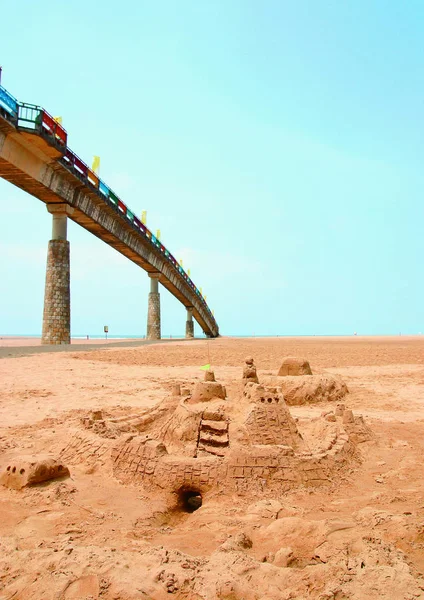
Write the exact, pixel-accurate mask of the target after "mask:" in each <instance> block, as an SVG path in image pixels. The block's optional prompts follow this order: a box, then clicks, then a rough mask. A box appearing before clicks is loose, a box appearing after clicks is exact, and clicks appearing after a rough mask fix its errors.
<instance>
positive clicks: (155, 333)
mask: <svg viewBox="0 0 424 600" xmlns="http://www.w3.org/2000/svg"><path fill="white" fill-rule="evenodd" d="M149 277H150V294H149V305H148V309H147V336H146V337H147V339H148V340H160V339H161V335H160V294H159V277H160V273H149Z"/></svg>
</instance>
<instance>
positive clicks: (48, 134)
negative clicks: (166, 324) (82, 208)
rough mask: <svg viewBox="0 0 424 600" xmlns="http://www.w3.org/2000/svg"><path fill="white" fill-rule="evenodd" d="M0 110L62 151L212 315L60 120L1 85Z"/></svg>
mask: <svg viewBox="0 0 424 600" xmlns="http://www.w3.org/2000/svg"><path fill="white" fill-rule="evenodd" d="M0 114H1V115H2V116H4V117H5V118H6V119H7V120H9V121H11V122H12V123H13V124H14V125H15V126H16V127H17V128H18V129H20V130H23V131H27V132H31V133H36V134H39V135H41V136H42V137H43V138H44V139H46V141H47V142H48V143H49V144H52V145H54V146H55V147H56V148H58V149H59V150H60V151H61V152H63V156H62V157H61V158H60V159H59V162H61V164H62V165H63V166H65V167H66V168H67V169H68V170H70V171H71V172H72V173H73V174H74V175H76V176H77V177H78V178H79V179H80V180H81V181H82V182H84V183H85V184H86V185H88V186H89V187H91V188H92V189H94V190H95V191H96V193H97V194H98V195H99V196H100V197H101V198H102V199H103V200H104V201H105V202H106V203H107V204H109V205H110V206H111V207H112V208H113V209H114V210H115V211H116V212H117V213H118V214H120V215H121V217H123V218H124V219H126V221H128V222H129V223H131V225H132V226H133V228H134V229H135V230H136V231H138V232H139V233H140V234H141V235H143V236H144V237H145V238H146V239H147V240H148V241H149V242H150V244H152V245H153V246H154V247H155V248H156V250H158V251H159V252H160V253H161V254H163V255H164V256H165V258H166V259H167V260H168V262H169V263H170V264H171V265H172V266H173V267H174V269H175V270H176V271H177V272H178V274H179V275H180V277H182V278H183V279H184V280H185V281H186V282H187V284H188V285H189V287H190V288H191V289H192V290H193V292H194V293H195V294H196V296H197V297H198V298H199V300H200V301H201V302H202V304H203V305H204V308H205V309H206V310H207V311H208V313H209V314H210V315H211V316H212V318H213V319H214V317H213V314H212V311H211V310H210V308H209V306H208V305H207V303H206V301H205V299H204V297H203V295H202V294H201V292H200V290H199V289H198V288H197V287H196V286H195V285H194V283H193V281H192V280H191V279H190V277H189V276H188V275H187V273H186V272H185V271H184V269H183V267H182V266H181V265H180V264H178V262H177V260H176V259H175V257H174V256H173V255H172V254H171V253H170V252H169V250H167V249H166V247H165V246H164V245H163V244H162V243H161V242H160V240H158V239H157V237H156V236H154V235H153V233H152V232H151V231H150V229H148V228H147V227H146V226H145V225H144V223H142V222H141V221H140V220H139V219H138V218H137V217H136V216H135V215H134V213H133V212H132V211H131V210H130V209H129V208H128V207H127V206H126V204H124V202H122V200H121V199H120V198H119V196H117V195H116V194H115V193H114V192H113V190H112V189H111V188H110V187H109V186H107V185H106V184H105V182H104V181H102V180H101V179H100V178H99V177H98V176H97V175H96V173H95V172H94V171H93V170H92V169H90V168H89V166H88V165H87V164H86V163H85V162H84V161H83V160H81V159H80V158H79V157H78V156H77V155H76V154H75V153H74V152H72V151H71V150H70V149H69V148H68V146H67V140H68V134H67V132H66V130H65V129H64V128H63V127H62V126H61V125H60V123H58V122H57V121H56V120H55V119H54V118H53V117H52V116H51V115H50V114H49V113H48V112H47V111H46V110H45V109H44V108H42V107H41V106H37V105H35V104H28V103H26V102H18V101H17V100H16V98H14V96H12V95H11V94H10V93H9V92H8V91H7V90H6V89H5V88H4V87H2V86H0ZM214 320H215V319H214Z"/></svg>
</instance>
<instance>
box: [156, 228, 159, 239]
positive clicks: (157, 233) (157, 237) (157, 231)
mask: <svg viewBox="0 0 424 600" xmlns="http://www.w3.org/2000/svg"><path fill="white" fill-rule="evenodd" d="M156 239H157V240H160V229H157V230H156Z"/></svg>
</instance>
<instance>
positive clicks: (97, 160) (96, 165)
mask: <svg viewBox="0 0 424 600" xmlns="http://www.w3.org/2000/svg"><path fill="white" fill-rule="evenodd" d="M91 169H92V170H93V171H94V172H95V173H98V172H99V169H100V156H93V165H92V167H91Z"/></svg>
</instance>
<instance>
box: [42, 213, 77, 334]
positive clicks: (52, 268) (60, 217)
mask: <svg viewBox="0 0 424 600" xmlns="http://www.w3.org/2000/svg"><path fill="white" fill-rule="evenodd" d="M47 210H48V211H49V213H50V214H51V215H52V221H53V222H52V239H51V240H50V241H49V245H48V249H47V269H46V285H45V289H44V312H43V333H42V337H41V343H42V344H70V343H71V294H70V260H69V257H70V252H69V242H68V241H67V239H66V237H67V225H68V215H70V214H72V212H73V208H72V207H71V206H69V205H68V204H48V205H47Z"/></svg>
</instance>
